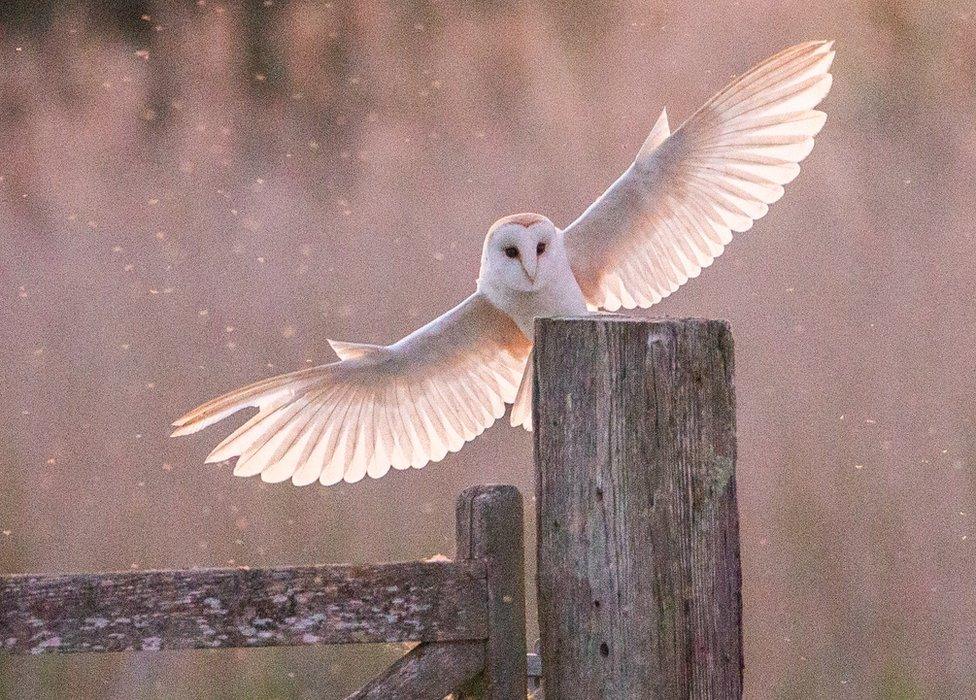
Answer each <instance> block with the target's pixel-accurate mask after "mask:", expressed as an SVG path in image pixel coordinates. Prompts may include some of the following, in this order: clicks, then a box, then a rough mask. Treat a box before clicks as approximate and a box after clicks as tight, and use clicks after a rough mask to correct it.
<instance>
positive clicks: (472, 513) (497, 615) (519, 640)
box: [457, 486, 527, 700]
mask: <svg viewBox="0 0 976 700" xmlns="http://www.w3.org/2000/svg"><path fill="white" fill-rule="evenodd" d="M523 542H524V540H523V512H522V496H521V494H520V493H519V492H518V489H516V488H515V487H514V486H472V487H471V488H469V489H466V490H465V491H464V492H463V493H462V494H461V495H460V496H458V500H457V560H458V561H461V560H464V559H480V560H482V561H484V562H485V564H486V566H487V570H488V639H487V640H486V642H485V670H484V673H483V674H482V677H481V678H480V679H478V681H477V682H476V683H475V684H474V685H473V686H471V687H469V688H466V689H465V691H464V692H463V693H462V694H461V695H462V697H465V698H468V697H482V698H485V699H486V700H524V698H525V694H526V680H527V679H526V666H525V663H526V661H525V573H524V565H523V560H524V552H523V547H524V544H523Z"/></svg>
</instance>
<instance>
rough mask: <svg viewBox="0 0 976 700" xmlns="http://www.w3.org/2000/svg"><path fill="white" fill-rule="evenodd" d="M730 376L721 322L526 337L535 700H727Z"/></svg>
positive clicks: (731, 673) (730, 659)
mask: <svg viewBox="0 0 976 700" xmlns="http://www.w3.org/2000/svg"><path fill="white" fill-rule="evenodd" d="M732 361H733V354H732V335H731V332H730V330H729V328H728V325H727V324H726V323H724V322H721V321H703V320H694V319H693V320H665V321H643V320H636V319H622V318H619V317H589V318H584V319H575V320H569V319H544V320H539V321H538V322H537V325H536V344H535V405H534V424H535V447H536V503H537V508H538V517H537V523H538V557H539V561H538V571H539V573H538V582H539V624H540V627H541V634H542V657H543V665H544V668H545V680H544V683H545V691H546V696H547V697H554V698H560V700H573V699H575V698H580V699H586V700H589V699H590V698H598V697H599V698H644V697H667V698H685V697H695V698H699V697H700V698H705V697H712V698H735V697H739V696H740V695H741V692H742V638H741V598H740V592H741V572H740V565H739V540H738V513H737V506H736V497H735V454H736V446H735V398H734V391H733V365H732Z"/></svg>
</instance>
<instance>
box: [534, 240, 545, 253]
mask: <svg viewBox="0 0 976 700" xmlns="http://www.w3.org/2000/svg"><path fill="white" fill-rule="evenodd" d="M545 252H546V244H545V243H540V244H538V245H537V246H536V247H535V254H536V255H542V254H543V253H545Z"/></svg>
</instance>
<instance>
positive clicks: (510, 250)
mask: <svg viewBox="0 0 976 700" xmlns="http://www.w3.org/2000/svg"><path fill="white" fill-rule="evenodd" d="M505 255H507V256H508V257H510V258H517V257H518V248H516V247H515V246H513V245H510V246H508V247H507V248H505Z"/></svg>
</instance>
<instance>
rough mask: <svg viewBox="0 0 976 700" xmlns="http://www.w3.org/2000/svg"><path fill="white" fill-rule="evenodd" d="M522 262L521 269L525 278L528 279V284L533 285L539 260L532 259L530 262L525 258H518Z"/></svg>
mask: <svg viewBox="0 0 976 700" xmlns="http://www.w3.org/2000/svg"><path fill="white" fill-rule="evenodd" d="M520 260H521V261H522V269H523V270H524V271H525V276H526V277H528V278H529V282H531V283H532V284H533V285H534V284H535V275H536V272H538V270H539V259H538V258H532V260H531V261H529V260H526V259H525V256H522V257H521V258H520Z"/></svg>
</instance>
